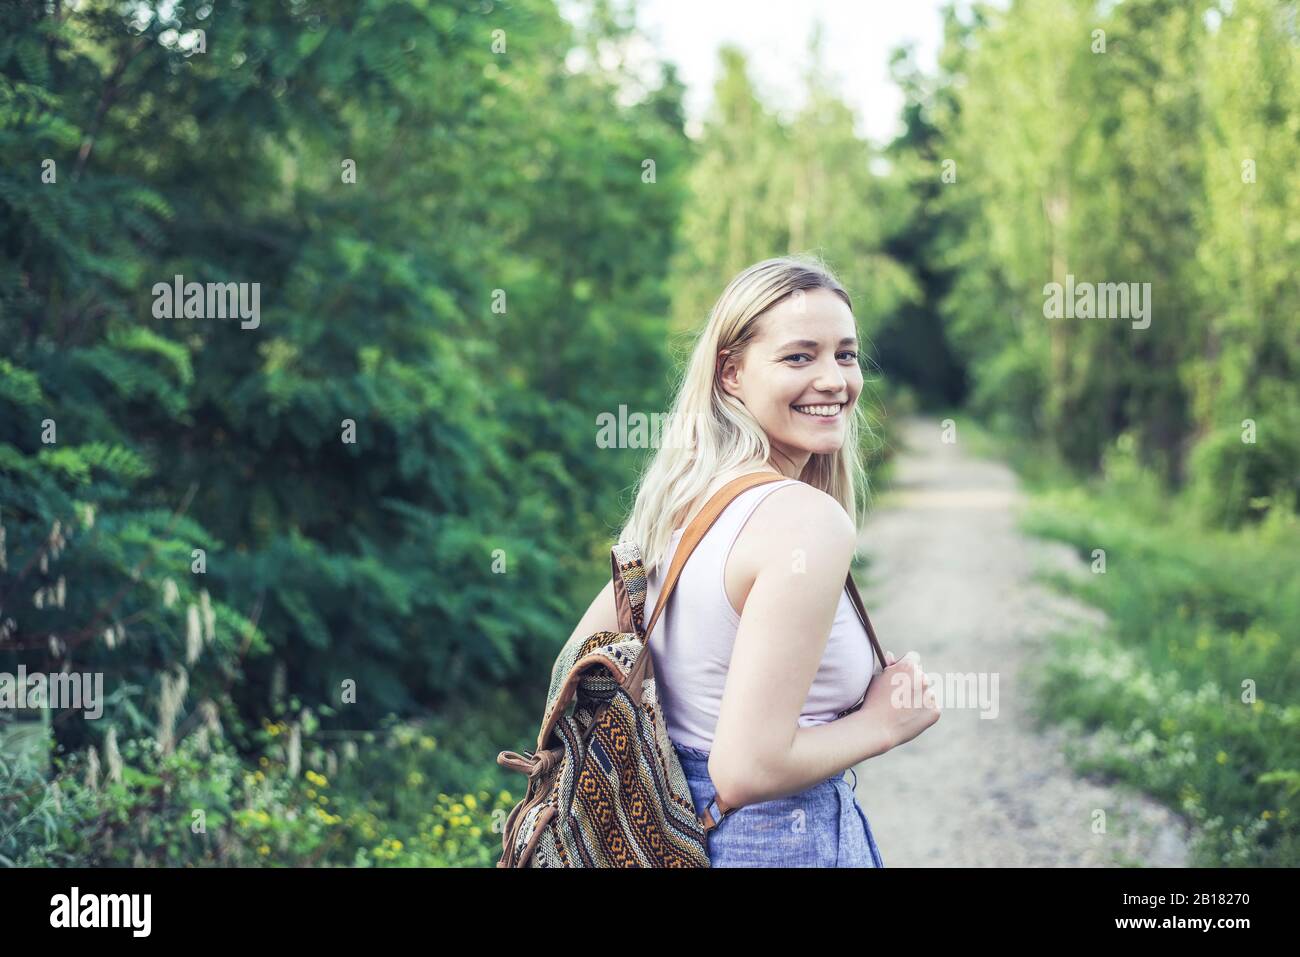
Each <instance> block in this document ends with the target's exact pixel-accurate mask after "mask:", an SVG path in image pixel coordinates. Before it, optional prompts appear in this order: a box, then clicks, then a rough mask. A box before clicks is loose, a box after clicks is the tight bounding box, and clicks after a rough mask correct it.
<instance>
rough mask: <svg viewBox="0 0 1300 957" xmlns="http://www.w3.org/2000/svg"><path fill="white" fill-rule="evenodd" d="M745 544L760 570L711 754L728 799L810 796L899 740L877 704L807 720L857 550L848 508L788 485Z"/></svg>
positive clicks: (750, 527)
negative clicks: (803, 721) (812, 723)
mask: <svg viewBox="0 0 1300 957" xmlns="http://www.w3.org/2000/svg"><path fill="white" fill-rule="evenodd" d="M742 541H743V545H744V559H743V560H745V561H746V562H752V563H753V567H754V568H755V569H756V571H755V577H754V584H753V586H752V587H751V588H750V591H749V594H748V596H747V597H746V598H745V602H744V608H743V611H742V614H741V619H740V627H739V629H738V630H737V632H736V643H735V647H734V648H733V649H732V657H731V664H730V667H729V669H728V673H727V681H726V686H725V688H724V690H723V695H722V704H721V710H720V714H719V717H718V726H717V729H716V730H715V732H714V738H713V747H712V751H711V754H710V758H709V775H710V777H711V778H712V779H713V783H714V786H715V787H716V788H717V790H718V795H719V797H720V798H721V799H722V800H723V801H724V802H726V803H727V804H730V805H733V806H737V805H743V804H753V803H757V802H759V801H768V800H772V799H774V798H778V797H783V796H785V795H787V794H794V793H796V792H798V791H802V790H804V789H806V788H808V787H811V786H812V785H814V784H816V783H817V782H818V781H822V780H825V779H826V778H828V777H831V776H833V775H834V774H835V773H836V772H842V771H843V770H844V769H845V768H848V767H851V766H852V765H854V764H857V763H859V762H861V761H864V760H866V759H867V758H869V757H872V756H874V755H876V754H880V753H883V752H884V751H887V750H889V748H890V747H892V746H893V743H894V742H893V741H892V740H891V729H890V727H889V726H888V724H887V723H886V722H882V721H881V720H880V717H881V715H880V712H879V709H877V708H872V709H871V710H870V712H868V709H866V708H865V707H864V708H863V709H861V710H860V711H857V712H855V713H853V714H851V715H847V716H846V717H844V718H842V719H840V720H838V721H834V722H831V723H830V724H828V725H821V726H817V727H811V728H800V727H799V723H798V722H799V715H800V713H801V712H802V710H803V705H804V702H805V701H806V700H807V697H808V690H809V688H810V687H811V686H812V681H813V678H814V677H815V676H816V674H817V670H818V668H819V667H820V665H821V659H822V655H823V653H824V652H825V650H826V642H827V640H828V639H829V637H830V630H831V625H832V623H833V622H834V619H835V612H836V610H837V608H838V605H839V600H840V594H841V593H842V592H843V590H844V580H845V578H846V576H847V575H848V570H849V562H850V560H851V558H852V555H853V550H854V547H855V544H856V531H855V529H854V527H853V523H852V521H851V520H850V519H849V517H848V515H846V514H845V512H844V509H843V508H841V507H840V505H839V503H838V502H836V501H835V500H834V499H833V498H831V497H830V496H829V495H827V494H826V493H824V492H822V491H820V490H818V489H815V488H812V487H811V486H807V485H802V486H787V487H786V488H783V489H778V490H777V491H775V492H773V493H772V494H771V495H769V496H768V497H767V498H765V499H764V500H763V502H762V503H760V505H759V507H758V508H757V509H755V511H754V514H753V515H752V516H751V517H750V519H749V523H748V524H747V525H746V527H745V529H744V530H743V532H742V537H741V539H739V540H738V541H737V544H738V545H740V544H741V543H742ZM864 677H865V676H864ZM882 677H887V676H885V675H884V674H883V673H882ZM873 684H874V682H873Z"/></svg>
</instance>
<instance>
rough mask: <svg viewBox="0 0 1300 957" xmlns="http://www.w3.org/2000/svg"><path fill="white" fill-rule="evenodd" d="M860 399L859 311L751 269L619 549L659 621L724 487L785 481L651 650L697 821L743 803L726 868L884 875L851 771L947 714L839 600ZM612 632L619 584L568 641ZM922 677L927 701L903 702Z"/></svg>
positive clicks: (729, 537) (729, 301) (700, 357)
mask: <svg viewBox="0 0 1300 957" xmlns="http://www.w3.org/2000/svg"><path fill="white" fill-rule="evenodd" d="M861 391H862V370H861V367H860V366H859V363H858V339H857V333H856V325H855V321H854V317H853V312H852V303H851V301H850V299H849V296H848V294H847V293H846V292H845V291H844V289H843V288H842V287H841V286H840V284H839V283H838V282H837V281H836V280H835V278H834V276H833V275H832V274H831V273H830V271H829V270H828V269H826V268H825V266H824V265H822V264H821V263H818V262H811V261H804V260H800V259H797V258H793V257H783V258H778V259H769V260H766V261H764V262H760V263H757V264H755V265H753V266H750V267H749V268H748V269H746V270H744V271H743V272H742V273H740V274H739V275H738V276H736V277H735V278H734V279H733V280H732V281H731V283H730V284H729V285H728V286H727V288H726V289H725V290H724V291H723V293H722V295H721V297H720V298H719V299H718V301H717V303H716V304H715V305H714V307H713V310H712V313H711V314H710V317H709V321H708V324H707V326H706V327H705V329H704V331H703V333H702V334H701V335H700V337H699V339H698V340H697V342H696V345H695V349H694V352H693V354H692V356H691V358H690V362H689V365H688V367H687V370H686V374H685V376H684V378H683V380H682V382H681V385H680V388H679V390H678V393H677V396H676V399H675V400H674V403H673V406H672V413H671V416H670V423H671V424H672V426H673V428H674V429H677V430H679V431H678V433H677V436H676V438H677V440H676V441H670V442H666V443H662V444H661V447H660V448H659V450H658V451H657V452H656V453H655V455H654V457H653V459H652V460H651V462H650V463H649V466H648V467H647V469H646V471H645V474H644V476H643V477H642V480H641V483H640V488H639V490H638V493H637V497H636V502H635V505H634V507H633V509H632V513H631V515H630V517H629V518H628V521H627V523H626V525H625V527H624V528H623V530H622V533H621V534H620V536H619V540H620V541H635V542H637V543H638V544H639V545H640V546H641V551H642V555H643V559H644V562H645V566H646V568H647V571H648V586H647V595H646V608H647V609H651V608H653V607H654V604H655V602H656V601H657V599H658V594H659V588H660V585H661V584H662V580H663V575H664V572H665V571H666V569H667V568H668V566H669V564H670V562H671V561H672V556H673V551H674V549H675V548H676V545H677V543H678V542H679V541H680V539H681V535H682V532H683V531H684V530H685V528H686V526H687V524H688V523H689V522H690V520H691V519H692V518H693V517H694V516H695V515H696V513H697V512H699V511H700V510H701V509H702V508H703V506H704V504H705V502H706V501H708V499H709V497H710V496H711V495H712V494H713V493H714V492H716V491H717V490H718V489H719V488H721V487H722V486H723V485H725V484H726V483H727V482H728V481H730V480H731V479H734V478H736V477H737V476H739V475H745V474H748V473H751V472H774V471H775V472H780V473H781V474H782V475H784V476H786V479H785V480H783V481H776V482H771V483H768V484H765V485H760V486H758V487H756V488H751V489H749V490H747V491H745V492H743V493H742V494H741V495H740V496H739V497H737V498H736V499H735V500H734V501H733V502H732V503H731V504H730V505H729V506H728V507H727V508H726V509H725V510H724V511H723V513H722V514H721V515H720V516H719V518H718V520H717V522H716V523H715V524H714V525H713V526H712V527H711V528H710V529H709V531H708V533H707V534H706V535H705V536H704V539H703V540H702V541H701V542H700V544H699V545H698V546H697V547H696V550H695V551H694V552H693V553H692V555H691V557H690V559H689V561H688V562H687V563H686V566H685V567H684V568H683V570H682V574H681V577H680V578H679V580H678V582H677V587H676V590H675V591H674V593H673V596H672V600H671V601H670V602H669V603H668V606H667V607H666V608H665V609H664V611H663V614H662V616H661V621H660V622H659V624H657V625H656V628H655V633H654V635H653V637H652V641H651V650H652V652H653V654H654V663H655V671H656V675H657V680H658V690H659V694H660V700H661V703H662V705H663V710H664V715H665V721H666V722H667V729H668V734H669V737H670V738H671V740H672V742H673V745H674V747H675V748H676V750H677V754H678V757H679V758H680V759H681V763H682V767H683V770H684V771H685V772H686V777H687V781H688V783H689V785H690V789H691V794H692V797H693V798H694V801H695V804H696V810H697V811H698V812H701V813H702V812H703V811H704V809H705V807H706V805H707V804H708V802H709V801H710V799H711V798H713V796H714V794H715V793H716V794H717V797H718V799H719V800H720V801H721V802H723V803H724V804H726V805H730V806H732V807H735V808H736V810H734V811H733V812H731V813H730V814H728V815H727V816H726V817H724V818H723V820H722V822H721V823H720V824H718V826H717V827H715V828H713V829H712V830H711V831H710V832H709V839H708V850H709V857H710V861H711V862H712V865H713V866H714V867H734V866H740V867H745V866H771V867H883V866H884V862H883V860H882V858H881V854H880V851H879V849H878V848H877V847H876V843H875V840H874V837H873V835H872V833H871V829H870V826H869V825H868V823H867V818H866V815H865V814H864V813H863V811H862V808H861V806H860V805H859V804H858V803H857V799H856V797H855V796H854V792H853V787H851V786H850V785H849V784H848V782H847V781H845V780H844V777H843V775H844V771H845V770H846V769H851V768H852V767H853V766H854V765H856V764H858V763H860V762H862V761H864V760H866V759H867V758H870V757H874V756H875V755H878V754H883V753H884V752H885V751H888V750H889V749H891V748H893V747H897V746H898V745H900V744H902V743H904V742H906V741H910V740H911V739H912V738H914V737H916V736H917V735H918V734H920V733H921V732H922V731H924V730H925V729H926V728H928V727H929V726H930V725H932V724H934V723H935V721H937V720H938V719H939V713H940V712H939V708H938V707H937V705H936V703H935V700H934V696H933V693H932V692H929V691H928V687H929V682H930V679H929V678H927V677H926V676H925V675H924V673H923V672H922V671H921V669H920V663H919V659H918V658H917V656H916V654H915V653H909V654H908V655H905V656H904V657H903V658H902V659H901V660H898V661H895V659H894V657H893V655H892V654H891V653H887V654H886V665H887V667H886V668H885V669H884V672H883V673H882V672H879V671H875V670H874V668H875V667H879V666H876V665H875V661H874V655H873V653H872V650H871V645H870V642H869V640H868V638H867V635H866V631H865V629H864V628H863V626H862V624H861V622H860V621H859V620H858V619H857V617H856V615H855V614H854V611H853V606H852V604H851V601H850V599H849V596H848V594H847V592H846V591H845V588H844V581H845V577H846V575H847V573H848V568H849V562H850V559H851V558H852V555H853V552H854V548H855V543H856V540H857V536H858V529H857V516H858V511H857V505H856V495H855V493H856V490H858V489H860V488H863V487H864V481H865V474H864V470H863V466H862V463H861V459H860V456H859V450H858V434H859V429H860V427H861V426H860V423H861V421H862V411H861V409H860V407H859V405H858V397H859V395H860V393H861ZM647 614H648V612H647ZM606 630H607V631H617V630H619V629H618V624H617V614H616V611H615V605H614V592H613V583H612V582H611V583H610V584H609V585H608V586H606V588H605V589H604V591H602V592H601V593H600V594H599V595H598V596H597V597H596V599H595V601H593V603H592V605H591V607H590V608H589V609H588V611H587V613H586V615H585V616H584V617H583V620H582V621H581V622H580V623H579V624H578V627H577V629H576V630H575V634H577V633H581V634H584V635H589V634H592V633H594V632H596V631H606ZM875 674H882V677H883V678H884V679H885V680H883V681H876V680H872V679H873V677H874V675H875ZM915 682H921V686H922V688H923V695H922V701H920V702H915V701H913V696H912V694H911V693H910V691H909V693H907V694H902V695H899V696H898V698H899V700H898V701H896V702H895V701H891V695H890V691H891V689H892V688H894V687H897V686H899V685H902V686H903V687H905V688H908V689H910V687H911V686H912V685H913V683H915ZM864 690H865V691H866V700H865V703H864V704H863V706H862V707H861V708H860V709H859V710H857V711H855V712H853V713H851V714H848V715H845V716H844V717H842V718H839V719H838V720H837V719H836V716H837V715H838V714H839V713H840V712H842V711H844V710H845V709H847V708H851V707H852V706H853V705H854V704H856V703H857V702H858V701H859V699H861V698H862V695H863V692H864ZM854 781H855V784H856V775H855V778H854Z"/></svg>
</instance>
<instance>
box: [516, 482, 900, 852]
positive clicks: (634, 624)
mask: <svg viewBox="0 0 1300 957" xmlns="http://www.w3.org/2000/svg"><path fill="white" fill-rule="evenodd" d="M784 478H785V476H783V475H781V474H780V473H776V472H754V473H751V474H749V475H742V476H741V477H740V478H737V479H735V480H733V481H732V482H729V483H728V484H727V485H724V486H723V487H722V488H721V489H720V490H719V491H718V492H717V493H715V494H714V495H713V497H712V498H710V499H709V501H708V502H707V504H706V505H705V507H704V509H703V511H701V512H700V514H699V515H698V516H696V518H695V519H694V520H693V521H692V522H691V523H690V525H689V526H688V527H687V529H686V531H685V532H684V533H683V535H682V540H681V543H680V544H679V545H678V547H677V550H676V552H675V553H674V555H673V561H672V564H671V565H670V566H669V568H668V574H667V576H666V577H665V579H664V584H663V587H662V589H661V591H660V593H659V598H658V601H657V602H656V604H655V609H654V613H653V614H652V615H651V616H650V624H649V627H646V628H643V627H642V624H643V621H644V618H643V614H644V611H645V599H646V574H645V568H644V566H643V564H642V561H641V551H640V549H639V548H638V547H637V545H636V544H635V543H632V542H620V543H619V544H617V545H615V546H614V547H613V549H612V550H611V554H610V560H611V567H612V569H613V581H614V598H615V603H616V605H617V608H618V627H619V631H617V632H609V631H601V632H597V633H596V634H594V635H591V636H590V637H586V638H583V637H581V636H575V637H574V638H572V639H570V640H569V641H568V642H567V643H566V644H565V646H564V648H563V649H562V650H561V651H560V654H559V657H558V658H556V660H555V665H554V667H553V668H552V669H551V686H550V691H549V692H548V693H547V696H546V711H545V714H544V716H543V718H542V728H541V731H540V732H539V733H538V735H537V750H536V751H526V752H525V753H524V754H518V753H516V752H514V751H502V752H501V753H500V754H498V755H497V763H498V764H500V765H501V766H502V767H506V768H510V769H512V770H516V771H521V772H523V773H524V774H527V775H528V787H527V791H526V793H525V794H524V797H523V799H522V800H521V801H520V802H519V803H518V804H517V805H516V806H515V808H514V809H513V810H512V811H511V812H510V815H509V817H507V818H506V822H505V827H504V829H503V834H502V839H501V845H502V851H503V853H502V855H501V860H499V861H498V862H497V867H708V866H709V854H708V833H709V831H711V830H712V829H713V828H714V827H716V826H717V825H718V824H719V823H720V822H721V821H722V819H723V818H724V817H726V816H727V815H728V814H730V813H731V812H732V811H733V810H735V808H732V807H728V806H727V805H726V804H725V803H724V802H722V801H719V800H718V798H717V795H714V797H713V799H712V800H711V801H710V802H709V805H708V806H707V808H706V809H705V811H704V812H703V814H697V813H696V811H695V805H694V801H693V800H692V797H691V791H690V787H689V785H688V784H687V783H686V775H685V774H684V772H683V771H682V767H681V762H680V761H679V760H678V758H677V752H676V751H675V750H674V749H673V745H672V742H671V741H670V740H669V737H668V731H667V725H666V722H665V720H664V713H663V710H662V708H661V707H660V705H659V696H658V694H657V692H656V688H655V672H654V662H653V660H652V659H651V657H650V650H649V648H648V644H649V640H650V635H651V633H652V632H653V631H654V626H655V623H656V622H657V621H658V619H659V615H660V613H661V612H662V611H663V609H664V608H665V606H666V605H667V602H668V598H669V596H670V595H671V594H672V590H673V587H674V586H675V585H676V584H677V579H678V577H679V576H680V575H681V572H682V568H683V567H684V566H685V565H686V560H687V559H688V558H689V557H690V555H691V552H692V551H693V550H694V549H695V546H696V545H698V544H699V542H700V540H701V539H702V538H703V537H704V534H705V532H707V531H708V530H709V528H710V527H711V526H712V525H713V523H714V522H715V521H716V520H717V518H718V516H719V515H721V514H722V511H723V509H725V508H726V507H727V506H728V505H729V504H731V502H732V500H733V499H735V498H736V496H738V495H739V494H741V493H742V492H744V491H746V490H747V489H750V488H753V487H754V486H757V485H764V484H767V483H768V482H777V481H781V480H782V479H784ZM846 587H847V588H848V591H849V594H850V596H851V598H852V600H853V604H854V608H855V610H856V611H857V613H858V616H859V618H860V619H861V620H862V623H863V625H864V626H865V628H866V630H867V635H868V637H869V638H870V640H871V645H872V647H873V649H875V653H876V655H877V656H878V657H879V658H880V661H881V666H882V667H883V666H884V661H885V656H884V653H883V652H881V650H880V643H879V642H878V641H877V640H876V635H875V632H874V630H873V629H872V627H871V622H870V620H869V619H868V618H867V617H866V609H865V608H864V607H863V605H862V598H861V596H860V595H858V591H857V588H856V586H855V585H854V584H853V575H852V573H850V574H849V577H848V580H847V584H846ZM865 700H866V695H865V693H864V694H863V696H862V698H861V699H859V700H858V702H857V703H856V704H855V705H853V707H851V708H847V709H845V710H844V711H841V712H840V713H839V715H837V717H843V716H844V715H846V714H850V713H852V712H854V711H856V710H858V708H860V707H862V704H863V702H864V701H865Z"/></svg>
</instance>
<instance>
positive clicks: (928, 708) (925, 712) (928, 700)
mask: <svg viewBox="0 0 1300 957" xmlns="http://www.w3.org/2000/svg"><path fill="white" fill-rule="evenodd" d="M933 681H934V677H933V676H932V675H927V674H926V673H925V672H924V671H922V670H921V656H920V655H918V654H917V653H916V652H915V651H909V652H908V653H907V654H905V655H903V657H902V658H899V659H895V658H894V654H893V652H891V651H886V652H885V670H884V671H882V672H881V673H880V674H878V675H876V677H875V678H874V679H873V680H872V682H871V684H870V685H869V686H868V688H867V700H866V702H865V703H864V704H863V705H862V712H863V714H864V715H867V716H869V717H867V719H866V720H870V721H871V722H872V723H873V724H874V725H876V726H877V727H879V728H883V729H884V734H885V737H886V739H887V740H888V741H889V742H890V747H891V748H896V747H898V746H899V745H900V744H905V743H907V742H908V741H911V740H912V739H913V738H915V737H916V736H917V735H918V734H920V733H921V732H922V731H924V730H925V729H926V728H928V727H930V725H932V724H934V723H935V722H936V721H938V720H939V715H940V714H941V713H942V712H941V710H940V708H939V704H938V702H937V700H936V699H935V694H934V692H933V691H932V690H930V685H931V683H932V682H933Z"/></svg>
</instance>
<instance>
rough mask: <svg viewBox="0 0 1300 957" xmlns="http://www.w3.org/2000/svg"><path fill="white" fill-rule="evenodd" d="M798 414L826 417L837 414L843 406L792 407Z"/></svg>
mask: <svg viewBox="0 0 1300 957" xmlns="http://www.w3.org/2000/svg"><path fill="white" fill-rule="evenodd" d="M791 408H792V409H794V410H795V411H796V412H803V413H805V414H807V415H826V416H831V415H835V414H837V413H838V412H839V411H840V409H842V408H843V405H794V406H791Z"/></svg>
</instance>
